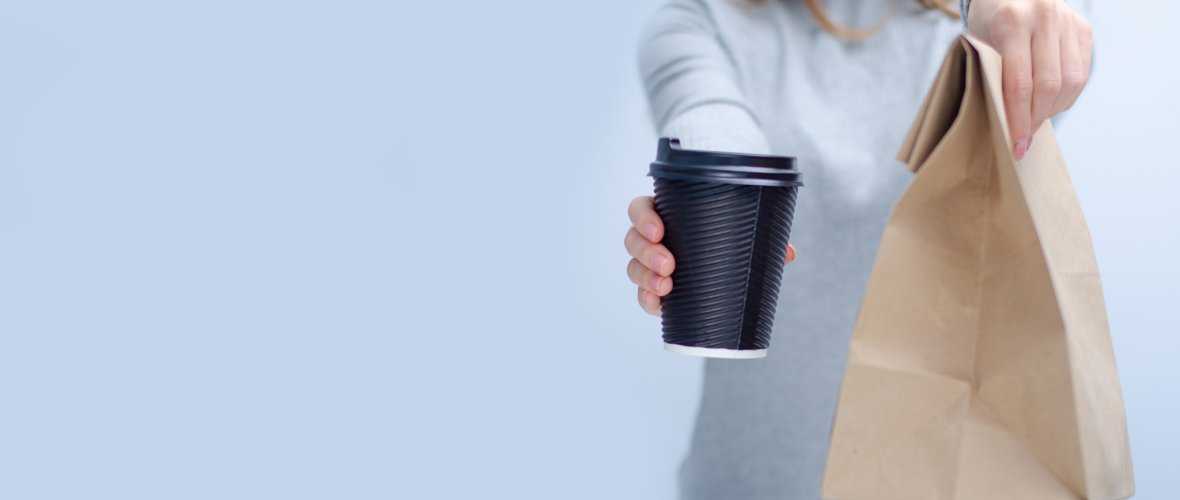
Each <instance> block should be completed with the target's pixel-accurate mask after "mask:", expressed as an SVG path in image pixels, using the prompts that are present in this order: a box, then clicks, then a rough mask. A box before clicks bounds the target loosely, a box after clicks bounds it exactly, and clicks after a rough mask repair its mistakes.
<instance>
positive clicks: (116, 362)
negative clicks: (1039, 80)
mask: <svg viewBox="0 0 1180 500" xmlns="http://www.w3.org/2000/svg"><path fill="white" fill-rule="evenodd" d="M657 3H658V2H656V1H653V0H645V1H641V2H635V1H621V0H615V1H595V2H555V1H539V0H538V1H516V2H474V1H463V2H454V1H440V2H356V1H341V2H306V1H285V2H279V1H272V2H263V1H249V2H226V1H205V2H148V1H142V2H130V1H118V2H78V1H74V2H51V1H37V2H15V1H5V2H3V8H2V9H0V12H2V13H3V14H2V15H0V498H5V499H37V498H55V499H56V498H71V499H73V498H117V499H159V498H193V499H197V498H200V499H207V498H219V499H231V498H232V499H238V498H241V499H247V498H249V499H255V498H284V499H293V498H391V499H392V498H399V499H402V498H406V499H408V498H448V499H450V498H528V499H534V498H535V499H551V498H561V499H600V498H628V499H629V498H644V499H670V498H672V497H673V495H674V492H675V486H674V469H675V466H676V463H677V461H678V460H679V458H680V456H681V454H682V453H683V451H684V449H685V446H686V444H687V437H688V432H689V430H690V429H691V425H692V419H693V412H694V410H695V404H696V398H697V390H698V385H699V383H700V367H701V363H700V360H698V359H693V358H688V357H681V356H675V355H671V354H667V353H664V352H663V351H662V350H661V349H660V343H659V322H658V319H656V318H654V317H651V316H647V315H646V314H644V313H643V312H642V311H640V310H639V308H638V307H637V305H636V302H635V291H634V289H633V287H632V286H631V285H630V283H629V282H628V281H627V279H626V277H625V274H624V266H625V264H626V261H627V256H626V254H625V252H624V250H623V247H622V236H623V232H624V230H625V229H626V227H627V218H626V213H625V208H626V204H627V202H628V201H629V200H630V198H632V197H633V196H635V195H639V194H644V193H650V189H651V187H650V186H651V184H650V178H647V177H645V176H644V174H645V172H646V163H647V162H648V161H649V160H650V157H651V155H652V154H653V153H654V144H655V143H654V135H653V134H652V132H651V129H650V124H649V122H648V119H647V115H646V110H645V109H644V101H643V97H642V94H641V90H640V87H639V83H638V80H637V75H636V70H635V62H634V56H633V54H634V43H635V39H636V37H637V34H638V30H639V27H640V25H641V23H642V22H643V21H644V20H645V19H646V17H647V15H648V14H649V13H650V12H651V10H652V9H653V8H654V6H655V5H656V4H657ZM1177 19H1180V5H1177V4H1176V3H1175V2H1166V1H1162V0H1157V1H1154V2H1137V3H1135V5H1134V6H1131V5H1126V6H1119V5H1117V4H1116V3H1115V2H1106V3H1104V4H1099V5H1098V6H1097V11H1096V14H1095V21H1096V39H1097V41H1098V60H1097V71H1096V73H1095V76H1094V79H1093V81H1092V83H1091V85H1090V87H1089V89H1088V90H1087V91H1086V94H1085V95H1084V96H1083V99H1082V100H1081V101H1080V103H1079V105H1078V107H1077V108H1076V109H1075V111H1073V112H1072V114H1071V116H1070V117H1069V118H1068V120H1067V121H1066V122H1065V123H1064V124H1063V126H1062V128H1061V129H1060V131H1059V135H1060V138H1061V143H1062V146H1063V148H1064V150H1065V154H1066V157H1067V160H1068V162H1069V164H1070V168H1071V171H1072V172H1073V175H1074V179H1075V182H1076V186H1077V190H1078V193H1079V195H1080V197H1081V199H1082V202H1083V205H1084V208H1085V210H1086V214H1087V217H1088V220H1089V222H1090V226H1091V230H1092V232H1093V237H1094V244H1095V247H1096V250H1097V254H1098V258H1099V262H1100V265H1101V269H1102V272H1103V277H1104V284H1105V291H1106V297H1107V303H1108V306H1109V312H1110V319H1111V324H1112V326H1113V330H1114V336H1115V343H1116V349H1117V353H1118V361H1119V366H1120V369H1121V375H1122V383H1123V387H1124V390H1125V397H1126V402H1127V411H1128V417H1129V420H1130V425H1131V438H1132V446H1133V451H1134V458H1135V466H1136V473H1137V480H1138V485H1139V492H1140V495H1139V496H1138V497H1139V498H1147V499H1157V498H1171V497H1172V496H1175V495H1176V492H1177V491H1180V477H1178V476H1177V475H1175V464H1176V461H1175V458H1174V456H1175V450H1177V449H1180V440H1178V439H1177V434H1178V433H1177V431H1176V430H1175V427H1176V425H1177V424H1175V415H1176V412H1177V410H1180V408H1178V407H1177V404H1176V397H1177V387H1178V383H1177V382H1178V380H1177V379H1178V377H1177V374H1178V373H1180V368H1177V366H1178V360H1180V340H1178V339H1177V328H1176V325H1177V321H1176V319H1175V318H1176V315H1177V314H1180V311H1178V310H1177V307H1176V306H1177V297H1178V296H1180V290H1178V287H1177V285H1176V283H1177V282H1178V281H1180V272H1178V271H1177V269H1178V266H1177V265H1176V258H1177V255H1178V254H1180V237H1178V236H1177V234H1178V233H1180V223H1178V222H1177V219H1178V217H1177V216H1178V215H1180V197H1178V196H1177V195H1176V193H1177V190H1178V186H1180V165H1178V163H1180V162H1177V160H1176V146H1177V145H1176V133H1177V130H1178V127H1177V125H1176V123H1177V116H1176V115H1177V111H1178V110H1180V97H1178V96H1177V92H1176V89H1177V88H1180V70H1178V69H1177V67H1176V60H1175V57H1174V54H1172V48H1173V47H1174V45H1175V44H1174V40H1173V37H1172V36H1171V34H1172V33H1174V32H1175V26H1176V22H1177V21H1176V20H1177ZM898 168H902V167H901V166H900V165H899V166H898ZM815 251H822V249H808V248H801V249H800V255H801V258H807V253H808V252H815Z"/></svg>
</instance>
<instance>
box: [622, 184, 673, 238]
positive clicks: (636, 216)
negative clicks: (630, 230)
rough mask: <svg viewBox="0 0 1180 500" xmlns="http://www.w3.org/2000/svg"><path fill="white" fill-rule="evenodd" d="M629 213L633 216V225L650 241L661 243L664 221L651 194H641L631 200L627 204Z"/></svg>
mask: <svg viewBox="0 0 1180 500" xmlns="http://www.w3.org/2000/svg"><path fill="white" fill-rule="evenodd" d="M627 215H628V216H630V217H631V226H633V227H634V228H635V229H636V230H638V231H639V233H640V234H642V235H643V237H644V238H647V240H648V241H650V242H652V243H659V242H660V240H661V239H663V237H664V222H663V220H661V219H660V216H659V214H657V213H656V208H655V203H654V199H653V198H652V197H651V196H639V197H636V198H635V199H634V200H631V204H630V205H628V206H627Z"/></svg>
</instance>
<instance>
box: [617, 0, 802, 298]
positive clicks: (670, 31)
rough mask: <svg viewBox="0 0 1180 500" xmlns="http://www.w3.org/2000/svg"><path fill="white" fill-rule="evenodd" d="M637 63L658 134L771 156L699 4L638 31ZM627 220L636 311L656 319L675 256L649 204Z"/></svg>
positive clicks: (673, 6)
mask: <svg viewBox="0 0 1180 500" xmlns="http://www.w3.org/2000/svg"><path fill="white" fill-rule="evenodd" d="M638 56H639V71H640V75H641V77H642V80H643V86H644V89H645V91H646V93H647V101H648V105H649V107H650V112H651V116H652V121H653V122H654V123H655V127H656V133H657V134H659V135H661V136H669V137H677V138H679V139H680V141H681V144H682V145H683V146H684V147H685V148H690V149H707V150H715V151H733V152H741V153H758V154H765V153H769V152H770V146H769V144H768V143H767V141H766V136H765V135H764V134H763V132H762V129H761V126H760V125H759V123H758V118H757V114H756V113H754V110H753V109H752V108H751V107H750V105H749V104H748V103H747V101H746V99H745V97H744V96H743V95H742V89H741V82H740V78H739V76H738V71H737V68H736V67H735V66H734V63H733V60H732V58H731V57H730V54H729V49H728V48H727V47H726V45H725V43H724V41H723V40H722V38H721V37H719V36H718V33H717V28H716V25H715V24H714V23H713V18H712V15H711V13H710V12H709V7H708V5H706V4H705V2H704V1H702V0H672V1H670V2H668V3H667V4H665V5H664V6H663V7H661V8H660V9H659V10H658V11H656V13H655V15H653V16H652V17H651V19H650V20H649V21H648V23H647V25H646V27H645V28H644V30H643V35H642V37H641V38H640V41H639V52H638ZM627 214H628V216H629V217H630V218H631V227H629V228H627V234H626V235H625V236H624V238H623V245H624V246H625V247H626V248H627V253H628V254H630V255H631V257H632V258H631V260H630V261H629V262H628V263H627V276H628V277H629V278H630V279H631V282H632V283H634V284H635V285H636V288H637V291H638V299H639V305H640V307H642V308H643V310H645V311H647V312H648V313H650V314H653V315H657V316H659V315H660V314H662V311H661V309H660V303H661V301H662V300H663V299H662V297H663V296H665V295H667V294H668V292H671V291H672V285H673V283H672V270H673V269H674V268H675V267H676V261H675V256H673V255H672V253H671V252H669V251H668V248H667V247H665V246H664V245H663V244H662V243H660V241H661V240H662V239H663V237H664V223H663V221H662V220H661V219H660V216H659V214H657V213H656V210H655V206H654V204H653V200H652V197H651V196H640V197H637V198H635V199H634V200H632V201H631V204H630V206H628V207H627ZM783 258H784V259H786V261H787V262H790V261H791V260H793V259H794V258H795V248H794V247H793V246H788V247H787V253H786V255H784V256H783Z"/></svg>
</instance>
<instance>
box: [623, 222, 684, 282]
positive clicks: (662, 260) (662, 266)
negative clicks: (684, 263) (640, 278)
mask: <svg viewBox="0 0 1180 500" xmlns="http://www.w3.org/2000/svg"><path fill="white" fill-rule="evenodd" d="M623 246H625V247H627V253H629V254H631V256H632V257H634V258H636V259H638V260H639V262H640V263H641V264H643V265H644V266H646V267H647V268H648V269H651V270H652V271H655V272H657V273H659V274H660V275H663V276H669V275H671V274H672V270H673V269H674V268H675V267H676V266H675V262H674V261H673V260H672V253H671V252H669V251H668V249H667V247H665V246H664V245H661V244H659V243H652V242H650V241H648V240H647V239H645V238H644V237H643V236H640V235H639V231H636V230H635V228H634V227H632V228H630V229H628V230H627V235H626V236H624V237H623Z"/></svg>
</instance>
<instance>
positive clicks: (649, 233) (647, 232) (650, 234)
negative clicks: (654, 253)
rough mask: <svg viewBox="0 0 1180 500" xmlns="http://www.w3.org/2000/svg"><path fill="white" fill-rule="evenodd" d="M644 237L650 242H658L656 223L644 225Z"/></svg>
mask: <svg viewBox="0 0 1180 500" xmlns="http://www.w3.org/2000/svg"><path fill="white" fill-rule="evenodd" d="M643 235H644V236H646V237H647V239H648V240H649V241H655V240H656V223H654V222H648V223H647V224H644V226H643Z"/></svg>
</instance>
